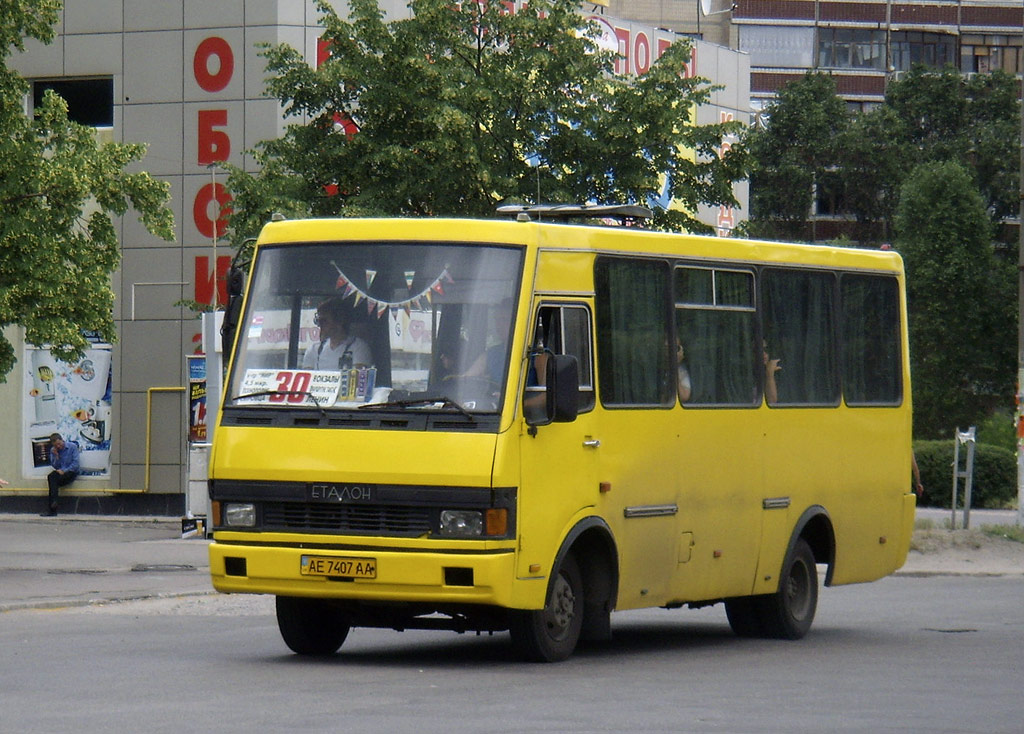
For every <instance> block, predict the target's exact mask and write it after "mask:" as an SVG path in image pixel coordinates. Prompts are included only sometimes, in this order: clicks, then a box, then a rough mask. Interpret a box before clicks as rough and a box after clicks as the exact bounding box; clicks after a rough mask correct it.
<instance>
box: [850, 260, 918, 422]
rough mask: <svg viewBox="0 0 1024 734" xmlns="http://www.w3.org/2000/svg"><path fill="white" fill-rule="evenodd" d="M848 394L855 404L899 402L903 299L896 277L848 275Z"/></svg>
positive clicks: (901, 374)
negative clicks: (901, 307) (901, 301)
mask: <svg viewBox="0 0 1024 734" xmlns="http://www.w3.org/2000/svg"><path fill="white" fill-rule="evenodd" d="M841 294H842V319H841V322H840V326H841V329H842V331H841V336H842V339H841V345H842V350H843V395H844V397H845V398H846V402H847V403H849V404H851V405H856V404H866V403H883V404H890V405H891V404H894V403H899V402H900V399H901V397H902V385H903V379H902V378H903V369H902V364H901V359H900V351H901V350H900V299H899V287H898V284H897V282H896V279H895V278H887V277H883V276H872V275H844V276H843V278H842V280H841Z"/></svg>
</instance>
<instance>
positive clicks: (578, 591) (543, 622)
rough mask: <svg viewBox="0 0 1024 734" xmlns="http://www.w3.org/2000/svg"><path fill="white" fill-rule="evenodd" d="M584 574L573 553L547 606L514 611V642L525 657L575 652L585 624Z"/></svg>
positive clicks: (546, 658) (553, 659) (547, 658)
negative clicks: (581, 572)
mask: <svg viewBox="0 0 1024 734" xmlns="http://www.w3.org/2000/svg"><path fill="white" fill-rule="evenodd" d="M583 613H584V594H583V576H582V575H581V574H580V569H579V565H577V563H576V559H575V558H573V557H572V554H569V555H567V556H566V557H565V560H563V561H562V565H561V566H560V567H559V569H558V571H557V573H556V574H555V578H554V580H553V581H552V583H551V590H550V593H549V595H548V600H547V603H546V604H545V605H544V608H543V609H531V610H513V611H512V612H510V619H509V632H511V634H512V646H513V648H514V649H515V651H516V653H517V654H518V655H519V656H520V657H521V658H523V659H524V660H529V661H532V662H537V663H557V662H559V661H560V660H565V659H566V658H568V657H569V656H570V655H572V653H573V650H575V649H576V643H577V642H579V639H580V630H581V629H582V628H583Z"/></svg>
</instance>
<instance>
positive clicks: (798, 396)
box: [761, 269, 839, 405]
mask: <svg viewBox="0 0 1024 734" xmlns="http://www.w3.org/2000/svg"><path fill="white" fill-rule="evenodd" d="M761 282H762V292H763V294H764V298H763V319H764V338H765V340H764V345H763V348H764V359H765V360H766V362H767V361H769V360H774V359H778V360H779V363H778V364H779V367H780V369H779V371H778V372H777V373H776V374H775V381H776V384H777V386H778V403H779V404H782V405H838V404H839V379H838V369H837V365H836V348H835V335H834V331H833V324H834V320H835V319H834V312H835V305H834V304H835V291H836V288H835V276H834V275H833V274H832V273H816V272H807V271H799V270H775V269H768V270H765V271H764V276H763V278H762V281H761Z"/></svg>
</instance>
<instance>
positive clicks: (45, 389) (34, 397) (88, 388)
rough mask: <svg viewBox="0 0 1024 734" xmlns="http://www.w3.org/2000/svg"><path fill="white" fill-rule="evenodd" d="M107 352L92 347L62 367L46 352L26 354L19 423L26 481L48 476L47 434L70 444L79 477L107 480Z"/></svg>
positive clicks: (109, 417) (109, 375)
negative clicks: (77, 455)
mask: <svg viewBox="0 0 1024 734" xmlns="http://www.w3.org/2000/svg"><path fill="white" fill-rule="evenodd" d="M110 357H111V347H110V345H109V344H93V345H92V346H91V347H90V348H89V349H87V350H86V351H85V354H84V356H83V357H82V359H81V360H79V361H77V362H73V363H68V362H61V361H60V360H58V359H57V358H55V357H54V356H53V355H52V354H51V353H50V350H49V349H36V348H34V347H26V349H25V362H24V364H25V370H24V375H25V382H24V392H23V395H24V398H23V410H22V416H23V418H22V420H23V422H24V434H23V435H24V449H23V451H22V464H23V467H24V475H25V476H26V477H43V476H46V475H47V474H48V473H49V472H50V455H49V450H50V434H52V433H59V434H61V435H62V436H63V437H64V440H65V441H74V442H75V443H77V444H78V448H79V450H80V452H81V454H80V458H79V463H80V466H81V470H80V472H79V473H80V475H81V476H93V477H106V476H109V475H110V439H111V435H112V433H113V430H112V425H111V420H112V417H113V411H112V409H111V383H112V375H113V370H112V367H111V359H110Z"/></svg>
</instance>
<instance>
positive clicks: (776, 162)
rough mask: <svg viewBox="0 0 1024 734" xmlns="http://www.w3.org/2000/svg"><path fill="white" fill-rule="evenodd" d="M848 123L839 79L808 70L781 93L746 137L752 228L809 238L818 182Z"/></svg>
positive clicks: (833, 160) (771, 234)
mask: <svg viewBox="0 0 1024 734" xmlns="http://www.w3.org/2000/svg"><path fill="white" fill-rule="evenodd" d="M849 123H850V116H849V113H848V112H847V110H846V104H845V103H844V102H843V101H842V100H841V99H840V98H839V97H838V96H837V95H836V86H835V82H834V81H833V80H832V77H830V76H827V75H825V74H817V73H813V72H808V73H807V74H805V75H804V76H803V77H802V78H801V79H799V80H797V81H793V82H790V83H789V84H787V85H786V86H784V87H783V88H782V89H780V90H779V92H778V97H777V99H776V100H775V102H774V103H773V104H772V105H771V106H770V107H768V109H767V110H765V122H764V124H763V125H762V126H760V127H758V128H756V129H752V130H751V131H750V132H749V133H748V135H747V139H746V141H745V142H746V146H747V148H748V150H749V161H748V163H749V175H750V215H751V220H752V221H751V224H750V225H749V228H748V229H749V231H750V232H751V233H754V234H757V235H759V236H766V237H779V238H786V239H803V238H805V237H806V224H807V220H808V218H809V216H810V214H811V205H812V204H813V202H814V198H813V197H814V191H815V185H816V184H823V183H824V181H825V179H826V178H827V177H828V174H829V173H830V172H831V170H832V169H833V168H834V167H835V165H836V162H837V160H838V158H839V149H838V146H837V142H838V141H839V140H840V138H841V137H842V135H843V134H844V133H845V131H846V129H847V128H848V126H849Z"/></svg>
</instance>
